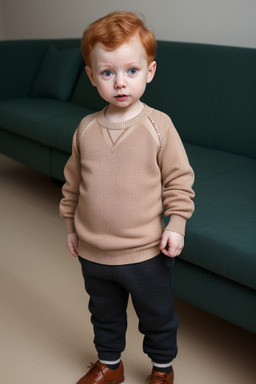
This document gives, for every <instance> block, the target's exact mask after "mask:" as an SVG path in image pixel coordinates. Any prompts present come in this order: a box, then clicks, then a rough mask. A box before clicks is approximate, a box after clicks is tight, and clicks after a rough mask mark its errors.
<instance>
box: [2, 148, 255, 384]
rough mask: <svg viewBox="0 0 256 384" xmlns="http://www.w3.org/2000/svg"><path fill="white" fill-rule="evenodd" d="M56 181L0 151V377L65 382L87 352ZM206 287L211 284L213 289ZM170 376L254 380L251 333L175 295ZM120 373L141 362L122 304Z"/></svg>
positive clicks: (15, 382) (205, 382)
mask: <svg viewBox="0 0 256 384" xmlns="http://www.w3.org/2000/svg"><path fill="white" fill-rule="evenodd" d="M60 197H61V192H60V187H59V186H57V185H56V184H53V183H52V181H51V179H50V178H49V177H47V176H45V175H43V174H41V173H39V172H36V171H34V170H32V169H30V168H28V167H26V166H24V165H21V164H19V163H17V162H15V161H13V160H11V159H9V158H7V157H5V156H3V155H0V212H1V217H0V234H1V242H0V251H1V254H0V255H1V257H0V260H1V261H0V263H1V264H0V300H1V301H0V305H1V306H0V333H1V335H0V337H1V339H0V340H1V342H0V351H1V356H0V382H1V383H3V384H75V383H76V382H77V380H78V379H79V378H80V377H81V376H82V375H83V374H84V373H85V371H86V368H87V366H88V365H89V363H90V362H94V361H95V360H96V354H95V351H94V347H93V342H92V338H93V334H92V327H91V324H90V317H89V313H88V310H87V305H88V297H87V295H86V293H85V291H84V287H83V280H82V276H81V271H80V266H79V265H78V262H77V260H76V259H74V258H72V257H71V256H70V255H69V254H68V251H67V250H66V246H65V234H64V224H63V222H62V219H60V217H59V215H58V203H59V199H60ZM213 294H214V292H213ZM176 309H177V312H178V315H179V318H180V330H179V338H178V343H179V355H178V357H177V359H176V360H175V363H174V369H175V376H176V377H175V384H217V383H218V384H241V383H243V384H255V383H256V336H255V335H254V334H252V333H250V332H248V331H245V330H243V329H241V328H239V327H236V326H234V325H232V324H230V323H227V322H225V321H223V320H221V319H218V318H216V317H215V316H212V315H210V314H207V313H205V312H203V311H201V310H199V309H197V308H195V307H192V306H191V305H189V304H186V303H184V302H182V301H181V300H178V299H177V300H176ZM128 319H129V327H128V332H127V348H126V351H125V352H124V354H123V356H122V359H123V362H124V365H125V376H126V380H125V383H127V384H136V383H138V384H139V383H145V380H146V377H147V376H148V374H149V373H150V370H151V363H150V361H149V359H148V358H147V356H145V355H144V354H143V352H142V348H141V343H142V336H141V335H140V334H139V332H138V330H137V326H138V322H137V318H136V315H135V313H134V310H133V308H132V306H131V305H129V309H128Z"/></svg>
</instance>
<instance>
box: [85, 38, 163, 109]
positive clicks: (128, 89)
mask: <svg viewBox="0 0 256 384" xmlns="http://www.w3.org/2000/svg"><path fill="white" fill-rule="evenodd" d="M155 70H156V62H155V61H153V62H152V63H150V64H148V61H147V56H146V52H145V50H144V47H143V45H142V44H141V41H140V38H139V36H138V35H134V36H133V37H132V38H131V39H130V40H129V41H128V42H127V43H124V44H122V45H121V46H119V47H118V48H116V49H115V50H113V51H109V50H107V49H106V48H105V46H104V45H103V44H101V43H97V44H96V45H95V47H94V48H93V49H92V52H91V67H88V66H87V67H86V72H87V74H88V76H89V78H90V80H91V83H92V84H93V85H94V86H95V87H97V90H98V92H99V94H100V95H101V97H102V98H103V99H104V100H106V101H107V102H108V103H110V105H112V107H115V108H117V109H123V110H127V109H129V108H130V107H132V106H134V105H135V104H136V103H138V102H139V99H140V97H141V96H142V95H143V93H144V91H145V88H146V85H147V83H150V82H151V80H152V79H153V77H154V74H155Z"/></svg>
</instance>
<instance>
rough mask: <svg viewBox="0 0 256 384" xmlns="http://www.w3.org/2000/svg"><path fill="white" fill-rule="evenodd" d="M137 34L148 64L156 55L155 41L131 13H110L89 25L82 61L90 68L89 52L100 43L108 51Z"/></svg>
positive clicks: (142, 23) (85, 33)
mask: <svg viewBox="0 0 256 384" xmlns="http://www.w3.org/2000/svg"><path fill="white" fill-rule="evenodd" d="M136 33H138V35H139V37H140V40H141V43H142V45H143V47H144V49H145V52H146V55H147V61H148V64H150V63H151V62H152V61H153V60H154V58H155V55H156V46H157V44H156V39H155V36H154V34H153V32H152V31H150V30H149V29H148V28H147V27H146V26H145V24H144V22H143V20H141V19H140V18H139V17H138V16H137V15H135V14H134V13H132V12H112V13H109V14H108V15H106V16H104V17H102V18H100V19H98V20H96V21H95V22H94V23H92V24H90V25H89V27H88V28H87V29H86V30H85V31H84V34H83V37H82V40H81V49H82V55H83V58H84V61H85V62H86V64H87V65H88V66H89V67H90V66H91V60H90V55H91V51H92V49H93V48H94V46H95V45H96V44H97V43H102V44H103V45H104V46H105V47H106V48H107V49H109V50H110V51H112V50H114V49H116V48H118V47H119V46H120V45H122V44H123V43H126V42H127V41H129V40H130V38H131V37H133V36H134V35H135V34H136Z"/></svg>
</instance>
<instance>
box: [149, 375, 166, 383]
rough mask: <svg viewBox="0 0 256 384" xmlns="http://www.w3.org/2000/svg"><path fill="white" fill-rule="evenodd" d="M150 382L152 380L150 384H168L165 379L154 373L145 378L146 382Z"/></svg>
mask: <svg viewBox="0 0 256 384" xmlns="http://www.w3.org/2000/svg"><path fill="white" fill-rule="evenodd" d="M151 380H153V381H152V383H151V384H168V382H167V379H166V377H163V376H160V375H158V374H157V373H154V374H153V375H150V376H149V377H148V378H147V381H148V382H150V381H151Z"/></svg>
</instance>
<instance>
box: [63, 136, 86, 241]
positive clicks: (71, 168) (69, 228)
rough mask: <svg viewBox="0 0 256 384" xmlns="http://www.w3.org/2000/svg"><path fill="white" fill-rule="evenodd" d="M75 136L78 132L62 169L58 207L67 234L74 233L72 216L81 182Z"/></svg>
mask: <svg viewBox="0 0 256 384" xmlns="http://www.w3.org/2000/svg"><path fill="white" fill-rule="evenodd" d="M77 135H78V130H76V131H75V133H74V136H73V143H72V155H71V156H70V158H69V160H68V162H67V164H66V166H65V169H64V176H65V179H66V183H65V184H64V185H63V187H62V194H63V198H62V200H61V201H60V206H59V212H60V216H61V217H63V218H64V219H65V222H66V232H67V233H73V232H75V225H74V215H75V210H76V206H77V203H78V198H79V187H80V184H81V180H82V178H81V162H80V152H79V148H78V144H77Z"/></svg>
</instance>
